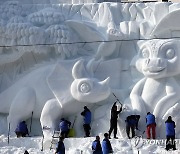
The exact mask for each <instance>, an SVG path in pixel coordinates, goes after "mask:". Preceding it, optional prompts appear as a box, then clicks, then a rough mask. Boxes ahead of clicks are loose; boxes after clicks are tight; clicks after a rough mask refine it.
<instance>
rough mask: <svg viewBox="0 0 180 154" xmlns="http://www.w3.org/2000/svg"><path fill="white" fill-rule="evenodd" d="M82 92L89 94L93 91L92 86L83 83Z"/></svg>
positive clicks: (80, 88)
mask: <svg viewBox="0 0 180 154" xmlns="http://www.w3.org/2000/svg"><path fill="white" fill-rule="evenodd" d="M79 90H80V92H82V93H88V92H89V91H90V90H91V87H90V85H89V84H88V83H87V82H83V83H82V84H81V85H80V87H79Z"/></svg>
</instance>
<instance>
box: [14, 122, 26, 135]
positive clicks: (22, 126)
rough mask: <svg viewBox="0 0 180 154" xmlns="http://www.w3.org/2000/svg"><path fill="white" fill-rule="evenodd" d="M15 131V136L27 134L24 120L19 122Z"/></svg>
mask: <svg viewBox="0 0 180 154" xmlns="http://www.w3.org/2000/svg"><path fill="white" fill-rule="evenodd" d="M15 133H16V135H17V137H21V136H22V137H25V136H26V135H29V132H28V128H27V125H26V122H25V121H22V122H20V123H19V124H18V125H17V127H16V130H15Z"/></svg>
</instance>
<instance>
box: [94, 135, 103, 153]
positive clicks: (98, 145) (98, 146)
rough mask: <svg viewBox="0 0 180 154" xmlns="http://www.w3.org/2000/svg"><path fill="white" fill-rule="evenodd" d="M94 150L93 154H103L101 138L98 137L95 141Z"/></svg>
mask: <svg viewBox="0 0 180 154" xmlns="http://www.w3.org/2000/svg"><path fill="white" fill-rule="evenodd" d="M92 150H93V154H102V147H101V143H100V137H99V136H96V140H94V141H93V143H92Z"/></svg>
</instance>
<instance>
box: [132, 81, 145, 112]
mask: <svg viewBox="0 0 180 154" xmlns="http://www.w3.org/2000/svg"><path fill="white" fill-rule="evenodd" d="M145 81H146V78H143V79H141V80H140V81H139V82H138V83H136V85H135V86H134V87H133V89H132V91H131V94H130V99H131V104H132V107H133V109H134V110H135V112H139V113H146V109H145V106H144V101H143V99H142V97H141V94H142V92H143V88H144V84H145Z"/></svg>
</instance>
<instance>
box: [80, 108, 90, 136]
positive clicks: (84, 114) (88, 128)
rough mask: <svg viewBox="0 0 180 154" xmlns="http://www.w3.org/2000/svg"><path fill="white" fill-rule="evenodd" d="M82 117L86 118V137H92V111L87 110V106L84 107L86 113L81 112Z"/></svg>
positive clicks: (84, 125)
mask: <svg viewBox="0 0 180 154" xmlns="http://www.w3.org/2000/svg"><path fill="white" fill-rule="evenodd" d="M81 115H82V116H83V117H84V124H83V127H84V131H85V137H90V130H91V126H90V124H91V111H90V110H89V109H88V108H87V106H84V111H83V112H81Z"/></svg>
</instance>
